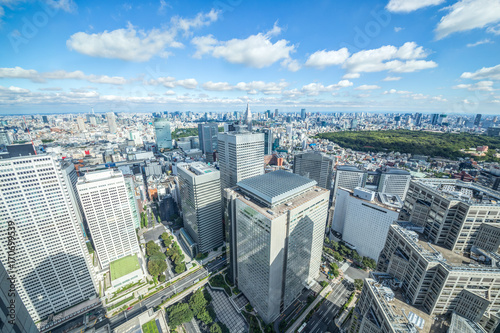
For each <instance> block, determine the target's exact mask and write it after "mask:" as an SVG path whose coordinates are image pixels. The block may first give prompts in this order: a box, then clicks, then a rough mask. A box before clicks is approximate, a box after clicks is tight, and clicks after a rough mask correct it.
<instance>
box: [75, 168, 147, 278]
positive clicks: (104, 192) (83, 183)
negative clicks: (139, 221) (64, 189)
mask: <svg viewBox="0 0 500 333" xmlns="http://www.w3.org/2000/svg"><path fill="white" fill-rule="evenodd" d="M76 187H77V189H78V195H79V197H80V200H81V202H82V206H83V211H84V213H85V218H86V220H87V225H88V227H89V230H90V236H91V237H92V242H93V243H94V248H95V250H96V252H97V257H98V259H99V263H100V265H101V267H102V269H108V268H109V264H110V263H111V262H113V261H115V260H118V259H120V258H123V257H126V256H129V255H132V254H135V253H137V252H139V243H138V241H137V235H136V233H135V223H134V216H133V213H132V209H131V206H130V202H129V195H128V193H127V189H126V185H125V180H124V178H123V175H122V173H121V171H115V170H109V169H108V170H102V171H94V172H89V173H87V174H85V176H83V177H80V178H79V179H78V183H77V184H76Z"/></svg>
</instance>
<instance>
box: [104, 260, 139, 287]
mask: <svg viewBox="0 0 500 333" xmlns="http://www.w3.org/2000/svg"><path fill="white" fill-rule="evenodd" d="M138 269H140V266H139V259H137V256H136V255H130V256H126V257H123V258H120V259H118V260H115V261H113V262H112V263H111V264H110V265H109V270H110V271H111V281H114V280H116V279H119V278H121V277H122V276H125V275H127V274H129V273H132V272H134V271H136V270H138Z"/></svg>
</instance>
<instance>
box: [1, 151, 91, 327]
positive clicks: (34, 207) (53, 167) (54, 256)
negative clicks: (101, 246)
mask: <svg viewBox="0 0 500 333" xmlns="http://www.w3.org/2000/svg"><path fill="white" fill-rule="evenodd" d="M66 179H67V178H66V177H65V176H63V172H62V170H61V168H60V165H59V163H58V162H57V161H56V160H54V159H53V158H52V157H51V156H49V155H35V156H21V157H14V158H10V159H4V160H0V260H1V262H2V264H3V265H4V266H5V267H6V268H7V269H8V270H10V266H9V263H12V259H15V262H14V264H15V272H16V276H17V280H16V289H17V292H18V293H19V296H20V297H21V300H22V302H23V303H24V305H25V306H26V309H27V310H28V312H29V314H30V315H31V317H32V318H33V320H34V321H35V322H36V321H39V320H42V319H44V318H46V317H47V316H49V315H50V314H54V313H58V312H61V311H62V310H65V309H67V308H69V307H72V306H74V305H76V304H79V303H81V302H83V301H85V300H88V299H90V298H93V297H95V295H96V289H95V284H94V283H95V276H94V273H93V268H92V263H91V260H90V256H89V254H88V250H87V247H86V245H85V241H84V238H83V234H82V230H81V228H80V220H79V215H78V214H77V208H76V206H75V205H74V203H73V202H72V200H71V194H70V191H71V184H70V183H68V181H67V180H66ZM9 227H10V228H9ZM12 227H13V228H14V230H15V233H16V239H15V251H14V252H15V254H14V255H13V254H12V252H9V249H11V247H9V245H8V244H9V239H8V235H9V234H8V233H9V232H12V231H14V230H13V229H12ZM12 255H13V257H12Z"/></svg>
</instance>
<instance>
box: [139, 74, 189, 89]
mask: <svg viewBox="0 0 500 333" xmlns="http://www.w3.org/2000/svg"><path fill="white" fill-rule="evenodd" d="M143 84H145V85H150V86H158V85H162V86H164V87H165V88H175V87H179V86H180V87H184V88H186V89H195V88H196V87H197V86H198V81H196V79H183V80H176V79H175V77H172V76H165V77H158V78H156V79H151V80H149V81H144V82H143Z"/></svg>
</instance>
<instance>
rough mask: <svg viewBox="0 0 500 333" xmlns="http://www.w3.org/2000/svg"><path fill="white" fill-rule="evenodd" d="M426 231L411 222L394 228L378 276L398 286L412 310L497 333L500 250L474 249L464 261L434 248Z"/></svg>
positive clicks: (459, 257)
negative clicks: (461, 319) (385, 276)
mask: <svg viewBox="0 0 500 333" xmlns="http://www.w3.org/2000/svg"><path fill="white" fill-rule="evenodd" d="M422 231H423V228H422V227H419V226H417V225H414V224H412V223H411V222H401V221H400V222H398V223H396V224H393V225H391V227H390V228H389V233H388V234H387V240H386V243H385V246H384V249H383V250H382V252H381V254H380V256H379V260H378V263H377V270H378V271H380V272H384V273H388V274H390V275H391V276H393V277H395V278H396V279H397V280H398V282H399V285H400V288H401V289H402V291H403V292H404V293H405V298H406V299H407V300H408V303H409V304H410V305H412V306H414V307H417V308H420V309H422V311H424V312H425V313H427V314H429V315H431V316H437V315H443V314H449V313H452V312H455V313H457V314H459V315H461V316H463V317H465V318H467V319H468V320H470V321H473V322H476V323H479V324H481V326H483V328H484V329H485V330H486V331H487V332H493V331H494V330H495V329H496V327H497V326H498V322H499V319H500V318H499V314H498V312H499V310H500V288H499V287H498V286H499V285H500V269H499V267H498V266H497V265H498V261H497V259H496V258H498V254H497V250H498V249H496V251H495V252H488V251H485V250H483V249H481V248H479V247H476V246H472V247H471V249H470V251H469V252H468V253H467V255H461V254H459V253H457V252H455V251H450V250H449V249H446V248H444V247H442V246H440V245H437V244H431V243H430V242H429V241H428V240H427V239H426V238H424V237H423V235H422Z"/></svg>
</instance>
